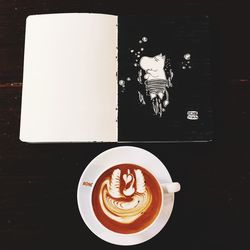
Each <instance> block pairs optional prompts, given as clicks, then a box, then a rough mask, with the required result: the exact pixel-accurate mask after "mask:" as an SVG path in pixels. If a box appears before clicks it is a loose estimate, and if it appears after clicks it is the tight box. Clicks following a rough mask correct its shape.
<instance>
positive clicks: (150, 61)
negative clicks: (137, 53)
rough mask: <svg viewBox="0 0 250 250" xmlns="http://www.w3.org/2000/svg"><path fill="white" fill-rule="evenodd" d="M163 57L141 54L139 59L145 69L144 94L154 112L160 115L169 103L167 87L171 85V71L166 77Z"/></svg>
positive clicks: (160, 55)
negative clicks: (147, 97) (148, 97)
mask: <svg viewBox="0 0 250 250" xmlns="http://www.w3.org/2000/svg"><path fill="white" fill-rule="evenodd" d="M165 59H166V56H165V55H162V54H159V55H156V56H154V57H148V56H143V57H142V58H141V60H140V67H141V69H143V70H144V71H145V75H144V79H145V81H144V84H145V87H146V94H147V95H149V96H150V100H151V102H152V105H153V110H154V112H155V114H156V115H159V116H160V117H161V116H162V113H163V112H164V111H165V108H166V107H167V105H168V104H169V94H168V91H167V88H169V87H172V86H173V85H172V83H171V80H172V78H173V73H172V71H170V76H169V77H168V78H167V77H166V73H165V70H164V66H165ZM140 74H141V73H140Z"/></svg>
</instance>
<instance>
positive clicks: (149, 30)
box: [118, 16, 213, 141]
mask: <svg viewBox="0 0 250 250" xmlns="http://www.w3.org/2000/svg"><path fill="white" fill-rule="evenodd" d="M118 48H119V49H118V90H119V99H118V101H119V103H118V105H119V114H118V120H119V138H120V140H138V141H141V140H143V141H152V140H153V141H190V140H191V141H192V140H210V139H211V138H212V134H213V111H212V102H211V87H212V72H211V53H212V52H211V37H210V23H209V18H208V17H207V16H197V17H190V16H162V17H161V16H158V17H155V16H154V17H152V16H141V17H138V16H137V17H136V16H119V18H118ZM189 111H195V112H197V113H195V114H194V113H192V112H191V113H192V114H191V115H190V112H189ZM187 114H188V115H187ZM198 114H199V115H198ZM190 117H191V118H190Z"/></svg>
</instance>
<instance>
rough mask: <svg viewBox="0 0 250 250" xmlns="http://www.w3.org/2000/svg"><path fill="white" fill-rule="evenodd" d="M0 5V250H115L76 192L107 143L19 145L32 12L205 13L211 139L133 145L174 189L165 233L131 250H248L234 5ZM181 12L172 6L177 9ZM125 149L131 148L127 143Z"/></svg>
mask: <svg viewBox="0 0 250 250" xmlns="http://www.w3.org/2000/svg"><path fill="white" fill-rule="evenodd" d="M156 3H157V2H156V1H154V3H150V2H149V3H148V4H146V3H145V2H136V3H128V2H126V1H123V2H121V1H112V2H108V3H107V2H106V1H80V0H79V1H77V0H74V1H69V2H66V1H63V0H62V1H53V2H52V1H47V0H42V1H35V0H33V1H31V0H24V1H21V0H19V1H18V0H8V1H7V0H5V1H3V0H0V249H1V250H5V249H40V248H43V249H64V248H65V249H76V248H85V249H86V248H87V247H89V246H99V247H102V249H110V248H118V247H117V246H113V245H111V244H108V243H105V242H104V241H102V240H100V239H99V238H97V237H96V236H94V234H92V233H91V232H90V231H89V230H88V229H87V227H86V226H85V224H84V223H83V221H82V219H81V217H80V214H79V212H78V207H77V200H76V189H77V184H78V180H79V178H80V175H81V173H82V171H83V170H84V168H85V167H86V165H87V164H88V163H89V162H90V160H91V159H92V158H94V157H95V156H96V155H97V154H99V153H100V152H102V151H104V150H106V149H108V148H111V147H114V146H117V144H115V143H113V144H112V143H102V144H97V143H86V144H84V143H80V144H26V143H22V142H20V141H19V139H18V137H19V119H20V101H21V89H22V84H21V82H22V66H23V65H22V64H23V47H24V31H25V18H26V17H27V16H28V15H30V14H36V13H59V12H102V13H114V14H138V13H145V14H149V13H151V14H156V13H161V14H163V13H165V14H166V15H168V14H171V13H173V12H177V13H184V14H185V13H188V14H190V13H207V14H209V15H210V16H211V17H212V20H213V23H214V24H215V25H214V27H215V28H214V29H215V32H214V34H215V36H214V37H215V39H214V40H215V52H216V57H217V59H218V61H217V62H218V63H217V64H216V65H215V66H216V68H215V71H217V79H215V83H216V84H215V86H214V103H215V111H216V112H215V113H216V117H215V121H216V140H214V141H213V142H210V143H199V144H197V143H185V144H133V145H135V146H139V147H142V148H145V149H147V150H149V151H151V152H152V153H154V154H155V155H156V156H158V157H159V158H160V159H161V160H162V161H163V162H164V163H165V164H166V165H167V167H168V169H169V171H170V173H171V175H172V177H173V179H174V180H178V181H179V182H180V183H181V184H182V187H183V189H182V191H181V192H180V193H179V194H178V195H177V196H176V202H175V208H174V211H173V214H172V216H171V219H170V221H169V223H168V224H167V226H166V227H165V228H164V229H163V230H162V231H161V232H160V233H159V234H158V235H157V236H156V237H154V238H153V239H152V240H150V241H148V242H146V243H144V244H142V245H138V246H135V247H133V248H145V247H149V248H150V247H153V246H155V244H156V243H157V244H158V243H161V244H162V245H163V244H164V245H165V246H166V248H168V249H184V248H185V249H197V250H198V249H248V248H249V245H250V235H249V226H250V215H249V211H250V199H249V188H250V154H249V151H250V147H249V146H250V143H249V142H250V140H249V139H250V133H249V129H250V111H249V107H250V106H249V105H250V81H249V78H248V76H249V75H250V65H249V61H250V55H249V52H250V49H249V44H250V36H249V14H248V8H247V7H246V6H245V5H243V3H241V2H240V1H237V4H235V5H233V4H232V5H231V4H229V3H228V1H217V3H212V2H210V1H206V2H202V3H201V4H200V3H199V1H184V0H183V1H177V2H176V3H175V4H173V3H172V4H168V3H166V1H165V2H164V3H163V1H162V3H157V4H156ZM180 3H182V4H180ZM130 145H131V144H130Z"/></svg>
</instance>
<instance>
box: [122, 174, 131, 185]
mask: <svg viewBox="0 0 250 250" xmlns="http://www.w3.org/2000/svg"><path fill="white" fill-rule="evenodd" d="M122 178H123V180H124V181H125V184H126V185H127V184H128V183H129V182H130V181H132V178H133V176H132V175H131V174H124V175H123V176H122Z"/></svg>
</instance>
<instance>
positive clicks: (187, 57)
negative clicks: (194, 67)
mask: <svg viewBox="0 0 250 250" xmlns="http://www.w3.org/2000/svg"><path fill="white" fill-rule="evenodd" d="M183 57H184V59H185V60H190V59H191V55H190V54H189V53H186V54H185V55H184V56H183Z"/></svg>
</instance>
